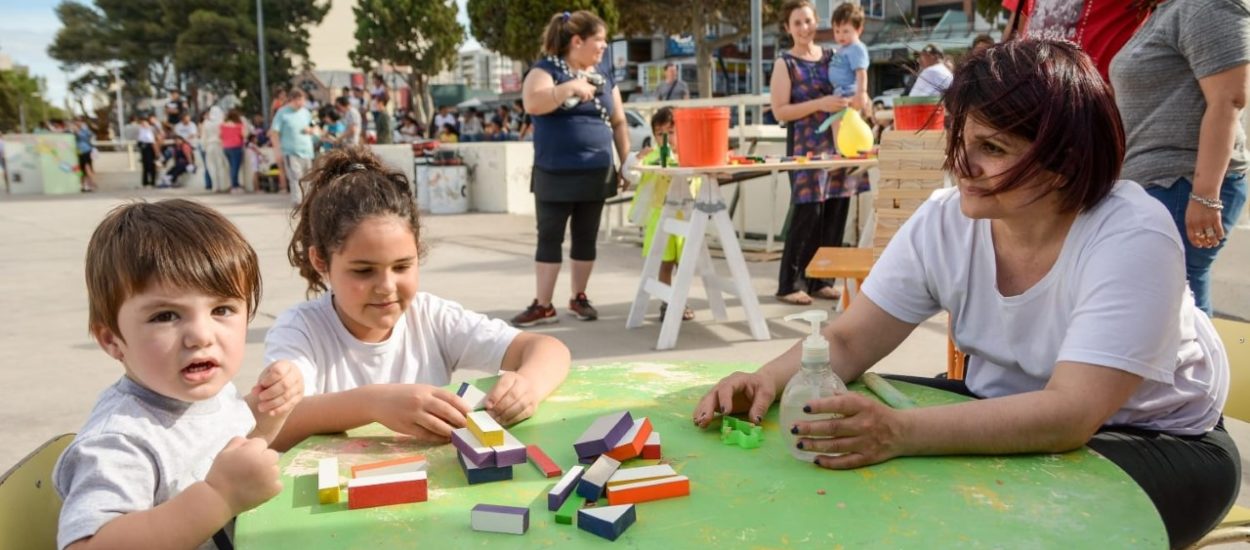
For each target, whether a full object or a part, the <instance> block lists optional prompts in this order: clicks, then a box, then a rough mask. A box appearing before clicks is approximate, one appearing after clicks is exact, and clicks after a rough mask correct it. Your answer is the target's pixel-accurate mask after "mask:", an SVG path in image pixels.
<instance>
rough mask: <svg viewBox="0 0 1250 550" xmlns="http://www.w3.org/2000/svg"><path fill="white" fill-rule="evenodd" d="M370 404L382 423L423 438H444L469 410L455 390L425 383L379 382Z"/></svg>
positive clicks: (446, 438)
mask: <svg viewBox="0 0 1250 550" xmlns="http://www.w3.org/2000/svg"><path fill="white" fill-rule="evenodd" d="M373 406H374V410H373V414H372V416H373V418H375V419H376V420H377V421H378V422H380V423H381V424H382V425H383V426H386V427H387V428H390V429H391V430H393V431H396V432H399V433H402V434H407V435H411V436H413V437H416V438H417V439H419V440H422V441H423V442H424V441H428V442H446V441H447V440H448V439H450V438H451V431H452V430H454V429H457V428H463V427H465V425H466V424H465V418H464V415H466V414H468V413H469V412H470V411H469V408H468V406H467V405H465V403H464V401H463V400H461V399H460V398H459V397H458V396H456V394H454V393H451V392H449V391H447V390H444V389H442V388H436V387H434V386H427V385H425V384H383V385H381V388H380V394H379V398H378V399H377V401H376V402H375V403H374V405H373Z"/></svg>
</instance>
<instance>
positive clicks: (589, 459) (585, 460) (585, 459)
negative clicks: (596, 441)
mask: <svg viewBox="0 0 1250 550" xmlns="http://www.w3.org/2000/svg"><path fill="white" fill-rule="evenodd" d="M601 456H603V455H590V456H579V457H577V463H578V464H585V465H587V466H590V465H591V464H594V463H595V461H596V460H599V457H601Z"/></svg>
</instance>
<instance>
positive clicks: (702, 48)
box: [620, 0, 781, 97]
mask: <svg viewBox="0 0 1250 550" xmlns="http://www.w3.org/2000/svg"><path fill="white" fill-rule="evenodd" d="M762 4H763V14H762V22H761V25H762V26H765V27H767V26H769V25H775V24H776V23H777V18H778V16H779V13H780V11H781V1H780V0H764V2H762ZM620 8H621V31H622V32H624V33H626V34H633V35H647V36H649V35H653V34H657V33H658V34H663V35H674V34H688V35H692V36H694V51H695V66H696V67H697V68H698V78H697V81H696V87H697V89H698V91H699V97H712V91H713V89H714V88H713V80H712V75H713V72H712V70H713V67H712V55H713V54H714V53H716V51H717V50H720V49H721V48H723V47H725V46H728V45H730V44H733V43H734V42H737V41H739V40H742V39H743V38H746V37H747V36H750V34H751V3H750V2H748V1H746V0H628V1H624V2H621V4H620ZM726 28H730V29H732V30H730V31H729V32H718V31H721V30H724V29H726ZM713 33H715V34H713Z"/></svg>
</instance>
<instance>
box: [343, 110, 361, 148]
mask: <svg viewBox="0 0 1250 550" xmlns="http://www.w3.org/2000/svg"><path fill="white" fill-rule="evenodd" d="M343 117H344V118H346V119H347V120H346V121H345V122H344V124H345V125H346V126H347V131H346V133H345V134H343V144H344V145H360V133H361V132H362V131H363V130H364V125H365V124H364V121H363V119H361V117H360V111H359V110H356V109H348V110H347V113H346V114H344V115H343Z"/></svg>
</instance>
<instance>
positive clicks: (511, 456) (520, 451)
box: [491, 430, 528, 467]
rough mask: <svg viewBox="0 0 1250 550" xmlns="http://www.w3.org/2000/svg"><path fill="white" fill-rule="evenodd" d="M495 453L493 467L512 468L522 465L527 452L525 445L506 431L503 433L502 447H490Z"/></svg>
mask: <svg viewBox="0 0 1250 550" xmlns="http://www.w3.org/2000/svg"><path fill="white" fill-rule="evenodd" d="M491 449H492V450H494V451H495V466H500V467H503V466H514V465H517V464H524V463H525V460H526V458H527V455H528V452H527V451H526V450H525V444H524V443H521V442H520V441H519V440H517V438H515V437H513V436H512V434H511V433H509V432H508V430H504V431H503V445H496V446H494V447H491Z"/></svg>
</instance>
